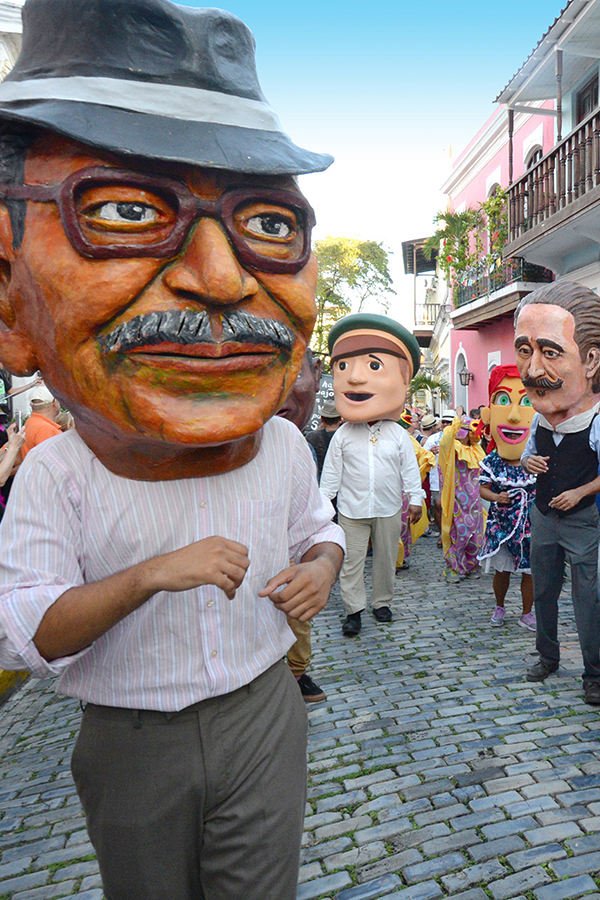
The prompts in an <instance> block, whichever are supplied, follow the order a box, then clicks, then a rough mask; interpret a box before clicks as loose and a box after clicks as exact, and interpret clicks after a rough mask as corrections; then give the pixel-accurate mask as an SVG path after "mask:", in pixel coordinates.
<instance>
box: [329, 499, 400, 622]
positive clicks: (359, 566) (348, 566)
mask: <svg viewBox="0 0 600 900" xmlns="http://www.w3.org/2000/svg"><path fill="white" fill-rule="evenodd" d="M338 524H339V525H341V527H342V528H343V529H344V534H345V536H346V556H345V557H344V562H343V563H342V569H341V572H340V593H341V595H342V602H343V604H344V610H345V611H346V615H350V614H351V613H355V612H360V611H361V610H363V609H365V608H366V605H367V593H366V590H365V578H364V571H365V559H366V556H367V549H368V546H369V538H371V543H372V545H373V590H372V592H371V606H372V607H373V609H378V608H379V607H380V606H389V605H390V604H391V602H392V596H393V594H394V579H395V577H396V558H397V556H398V546H399V544H400V530H401V528H402V510H401V509H400V510H398V512H397V513H396V514H395V515H394V516H386V517H385V518H377V519H350V518H348V516H344V515H342V513H340V512H339V511H338Z"/></svg>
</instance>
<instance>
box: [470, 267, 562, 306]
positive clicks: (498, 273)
mask: <svg viewBox="0 0 600 900" xmlns="http://www.w3.org/2000/svg"><path fill="white" fill-rule="evenodd" d="M553 280H554V275H553V274H552V272H551V271H550V270H549V269H544V268H542V266H534V265H533V264H532V263H528V262H525V260H524V259H520V258H519V257H513V258H512V259H506V260H503V261H502V262H499V263H497V264H496V265H495V266H493V267H491V266H483V265H481V266H473V268H472V269H469V270H468V272H467V273H466V274H465V276H464V277H463V279H462V281H461V282H460V283H459V284H455V285H454V291H453V297H454V305H455V306H456V307H459V306H464V305H465V303H471V302H472V301H473V300H478V299H479V298H480V297H486V296H487V295H488V294H491V293H493V292H494V291H499V290H500V289H501V288H503V287H506V286H507V285H508V284H514V283H515V282H516V281H536V282H542V283H546V282H550V281H553Z"/></svg>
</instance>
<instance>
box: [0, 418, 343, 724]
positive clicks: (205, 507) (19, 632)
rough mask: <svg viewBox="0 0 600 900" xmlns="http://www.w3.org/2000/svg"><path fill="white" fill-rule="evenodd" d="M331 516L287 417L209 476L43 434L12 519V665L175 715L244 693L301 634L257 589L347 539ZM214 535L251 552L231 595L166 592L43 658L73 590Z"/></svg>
mask: <svg viewBox="0 0 600 900" xmlns="http://www.w3.org/2000/svg"><path fill="white" fill-rule="evenodd" d="M332 514H333V510H332V507H331V504H330V503H328V502H327V501H326V500H324V499H323V497H322V496H321V495H320V494H319V490H318V487H317V481H316V475H315V464H314V462H313V459H312V456H311V453H310V449H309V447H308V444H307V443H306V441H305V440H304V438H303V436H302V435H301V433H300V432H299V431H298V429H297V428H296V427H295V426H294V425H292V424H291V423H290V422H286V421H285V420H284V419H280V418H277V417H276V418H274V419H271V420H270V421H269V422H267V424H266V425H265V426H264V429H263V436H262V443H261V447H260V450H259V452H258V454H257V456H256V457H255V458H254V459H253V460H252V461H251V462H249V463H248V464H247V465H245V466H242V467H241V468H239V469H235V470H234V471H232V472H228V473H226V474H224V475H216V476H211V477H207V478H184V479H180V480H175V481H133V480H131V479H127V478H121V477H119V476H117V475H113V474H112V473H111V472H109V471H108V469H106V468H105V467H104V466H103V465H102V463H101V462H100V461H99V460H98V459H97V457H96V456H94V454H93V453H92V452H91V450H90V449H89V448H88V447H87V446H86V444H84V442H83V441H82V440H81V438H80V437H79V435H78V434H77V433H76V432H75V431H69V432H67V433H65V434H62V435H59V436H58V437H56V438H52V439H51V440H49V441H45V442H44V443H42V444H40V445H39V447H37V448H35V449H34V450H32V451H31V453H29V454H28V455H27V458H26V459H25V461H24V463H23V465H22V466H21V468H20V470H19V473H18V475H17V477H16V479H15V484H14V486H13V490H12V496H11V498H10V502H9V504H8V508H7V511H6V514H5V516H4V519H3V521H2V525H1V526H0V541H1V546H2V553H1V555H0V560H1V562H0V666H2V667H4V668H6V669H24V668H25V669H31V670H32V671H33V672H35V673H36V674H37V675H39V676H41V677H47V676H48V675H53V674H54V675H60V681H59V684H58V690H60V692H61V693H63V694H67V695H68V696H71V697H78V698H80V699H81V700H84V701H85V700H87V701H91V702H92V703H97V704H101V705H105V706H119V707H127V708H131V709H156V710H164V711H175V710H179V709H182V708H184V707H186V706H189V705H191V704H192V703H195V702H197V701H199V700H203V699H205V698H207V697H214V696H218V695H220V694H225V693H229V692H230V691H234V690H236V689H237V688H239V687H241V686H243V685H245V684H248V683H249V682H251V681H252V680H253V679H254V678H256V677H257V676H258V675H260V674H261V673H262V672H264V671H266V670H267V669H268V668H269V667H270V666H272V665H273V664H274V663H276V662H277V661H278V660H280V659H281V658H282V657H283V656H284V655H285V653H286V652H287V650H288V649H289V648H290V646H291V645H292V644H293V643H294V635H293V634H292V632H291V630H290V628H289V627H288V625H287V623H286V617H285V615H284V613H282V612H281V611H280V610H278V609H276V608H275V606H274V605H273V603H272V602H271V601H270V600H269V599H268V598H261V597H259V596H258V593H259V591H261V590H262V589H263V588H264V586H265V584H266V583H267V581H268V580H269V578H271V576H273V575H276V574H277V573H278V572H280V571H281V570H282V569H285V568H287V566H288V565H289V560H290V557H293V558H294V559H295V560H296V561H299V560H300V558H301V557H302V556H303V555H304V554H305V553H306V552H307V550H309V549H310V548H311V547H312V546H313V545H315V544H318V543H321V542H324V541H333V542H335V543H337V544H340V545H341V546H342V547H343V546H344V538H343V534H342V532H341V529H340V528H339V527H338V526H337V525H334V524H332V522H331V517H332ZM211 535H220V536H222V537H226V538H230V539H232V540H235V541H239V542H240V543H242V544H244V545H245V546H247V547H248V549H249V557H250V568H249V569H248V571H247V573H246V576H245V578H244V580H243V582H242V584H241V586H240V587H239V588H238V590H237V592H236V595H235V598H234V599H233V600H228V598H227V596H226V595H225V593H224V592H223V591H221V590H219V588H217V587H215V586H214V585H203V586H201V587H198V588H195V589H194V590H189V591H183V592H181V593H170V592H167V591H161V592H159V593H157V594H155V595H154V596H153V597H151V598H150V599H149V600H148V601H147V602H146V603H144V604H143V605H142V606H140V607H139V609H136V610H135V611H134V612H132V613H130V614H129V615H128V616H126V618H124V619H123V620H122V621H121V622H119V623H118V624H116V625H115V626H114V627H113V628H111V629H110V630H109V631H107V632H106V634H104V635H102V637H100V638H98V639H97V640H96V641H95V642H94V643H93V644H92V645H91V646H90V647H88V648H86V649H85V650H83V651H81V652H80V653H78V654H75V655H73V656H70V657H66V658H63V659H56V660H53V661H52V662H50V663H48V662H46V661H45V660H44V659H43V658H42V657H41V656H40V654H39V653H38V651H37V649H36V647H35V644H34V643H33V636H34V635H35V632H36V631H37V628H38V626H39V623H40V621H41V619H42V617H43V616H44V613H45V612H46V610H47V609H48V608H49V607H50V606H51V605H52V603H53V602H54V601H55V600H57V599H58V597H60V596H61V594H63V593H64V592H65V591H67V590H69V588H72V587H76V586H78V585H83V584H89V583H90V582H96V581H100V580H101V579H104V578H107V577H108V576H110V575H113V574H114V573H115V572H119V571H121V570H123V569H125V568H128V567H130V566H132V565H135V564H136V563H139V562H141V561H143V560H145V559H148V558H150V557H154V556H157V555H159V554H162V553H168V552H170V551H172V550H176V549H179V548H180V547H185V546H187V545H188V544H191V543H192V542H194V541H199V540H201V539H202V538H206V537H209V536H211Z"/></svg>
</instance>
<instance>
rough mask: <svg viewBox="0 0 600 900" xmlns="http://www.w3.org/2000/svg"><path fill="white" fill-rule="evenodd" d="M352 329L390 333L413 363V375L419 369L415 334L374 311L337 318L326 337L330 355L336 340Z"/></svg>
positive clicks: (418, 353) (419, 357) (419, 352)
mask: <svg viewBox="0 0 600 900" xmlns="http://www.w3.org/2000/svg"><path fill="white" fill-rule="evenodd" d="M353 331H360V332H368V331H374V332H380V334H381V332H385V333H386V334H389V335H391V337H392V340H393V341H394V342H399V343H400V344H401V345H403V347H404V348H405V350H406V351H407V353H408V355H409V356H410V361H411V362H412V365H413V377H414V376H415V375H416V374H417V372H418V371H419V367H420V365H421V348H420V347H419V344H418V343H417V339H416V338H415V336H414V335H413V334H411V333H410V331H409V330H408V329H407V328H405V327H404V325H401V324H400V322H396V320H395V319H390V318H389V317H388V316H380V315H377V314H376V313H354V314H353V315H351V316H344V318H343V319H339V320H338V321H337V322H336V323H335V325H334V326H333V327H332V329H331V331H330V332H329V337H328V339H327V343H328V346H329V353H330V355H333V348H334V346H335V344H336V342H337V341H339V339H340V338H341V337H344V336H345V335H349V334H350V333H351V332H353ZM374 337H375V338H376V335H374ZM372 349H376V344H374V346H373V348H372ZM398 349H400V347H399V348H398ZM407 358H408V356H407Z"/></svg>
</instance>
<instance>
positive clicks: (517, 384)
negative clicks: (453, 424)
mask: <svg viewBox="0 0 600 900" xmlns="http://www.w3.org/2000/svg"><path fill="white" fill-rule="evenodd" d="M534 412H535V410H534V409H533V407H532V406H531V401H530V400H529V398H528V396H527V392H526V390H525V388H524V387H523V382H522V381H521V378H520V376H519V370H518V369H517V367H516V366H496V368H495V369H493V370H492V374H491V375H490V384H489V406H484V407H483V409H482V410H481V418H482V420H483V422H484V423H485V424H486V426H488V428H489V431H490V434H491V436H492V443H491V444H490V445H489V447H488V452H490V451H491V450H493V449H494V448H495V449H497V451H498V453H499V455H500V456H501V457H502V459H508V460H512V461H516V460H519V459H520V458H521V455H522V453H523V451H524V450H525V445H526V443H527V438H528V437H529V432H530V430H531V421H532V419H533V416H534Z"/></svg>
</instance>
